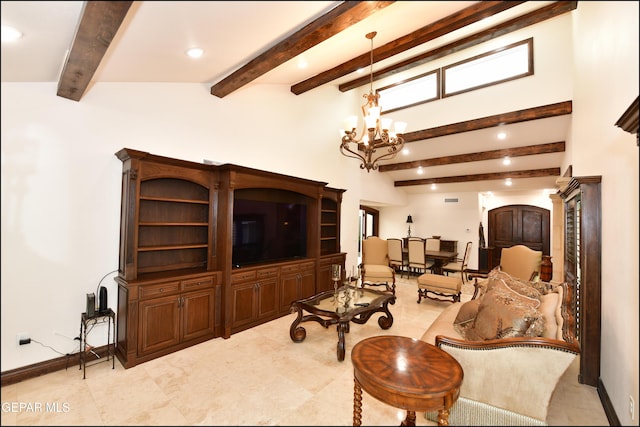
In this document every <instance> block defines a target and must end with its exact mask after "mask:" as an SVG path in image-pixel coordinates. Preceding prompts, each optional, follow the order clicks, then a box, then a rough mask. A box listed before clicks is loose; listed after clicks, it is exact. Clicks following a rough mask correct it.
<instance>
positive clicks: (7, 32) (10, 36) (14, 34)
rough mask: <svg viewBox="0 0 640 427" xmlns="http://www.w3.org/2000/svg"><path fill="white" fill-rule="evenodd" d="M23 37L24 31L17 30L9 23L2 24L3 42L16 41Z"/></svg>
mask: <svg viewBox="0 0 640 427" xmlns="http://www.w3.org/2000/svg"><path fill="white" fill-rule="evenodd" d="M20 37H22V33H21V32H20V31H18V30H16V29H15V28H13V27H10V26H8V25H3V26H2V41H3V42H14V41H16V40H18V39H19V38H20Z"/></svg>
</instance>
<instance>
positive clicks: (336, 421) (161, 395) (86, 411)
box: [1, 279, 609, 426]
mask: <svg viewBox="0 0 640 427" xmlns="http://www.w3.org/2000/svg"><path fill="white" fill-rule="evenodd" d="M416 289H417V288H416V283H415V279H413V280H408V279H398V289H397V296H398V300H397V302H396V304H395V305H392V306H390V307H391V312H392V314H393V316H394V324H393V326H392V327H391V328H390V329H388V330H386V331H385V330H382V329H380V327H379V326H378V323H377V318H378V317H379V316H378V315H374V316H372V318H371V319H369V322H368V323H367V324H365V325H356V324H353V325H352V327H351V330H350V332H349V333H348V334H347V335H346V357H345V360H344V361H343V362H338V361H337V359H336V343H337V333H336V330H335V327H330V328H328V329H325V328H323V327H322V326H321V325H319V324H318V323H316V322H307V323H303V326H304V327H305V328H306V330H307V337H306V339H305V340H304V341H303V342H302V343H294V342H292V341H291V339H290V338H289V326H290V325H291V323H292V322H293V320H294V318H295V316H294V315H293V314H290V315H287V316H285V317H282V318H280V319H277V320H274V321H272V322H269V323H266V324H263V325H260V326H258V327H255V328H252V329H249V330H246V331H243V332H240V333H237V334H234V335H232V336H231V338H229V339H227V340H225V339H222V338H217V339H213V340H210V341H207V342H205V343H202V344H199V345H196V346H193V347H190V348H188V349H185V350H182V351H179V352H176V353H173V354H170V355H168V356H165V357H162V358H159V359H155V360H152V361H150V362H147V363H143V364H141V365H138V366H135V367H133V368H130V369H126V370H125V369H124V368H123V367H122V366H121V365H120V364H119V363H118V362H117V361H116V368H115V370H112V369H111V363H100V364H97V365H95V366H91V367H88V368H87V378H86V379H85V380H83V379H82V372H81V371H79V370H78V368H77V367H72V368H69V369H68V370H63V371H58V372H54V373H51V374H48V375H44V376H42V377H38V378H33V379H30V380H26V381H23V382H20V383H17V384H12V385H9V386H5V387H2V419H1V423H2V425H3V426H9V425H69V426H71V425H230V426H237V425H306V426H309V425H324V426H326V425H351V424H352V421H353V373H352V365H351V353H350V351H351V349H352V348H353V346H354V345H355V343H357V342H358V341H359V340H361V339H363V338H365V337H369V336H372V335H402V336H408V337H413V338H420V336H422V333H423V332H424V331H425V329H426V328H427V327H428V326H429V324H430V323H431V322H432V321H433V320H434V319H435V317H436V316H437V315H438V313H439V312H440V311H441V310H442V309H443V308H444V307H445V306H446V305H447V304H448V303H444V302H435V301H431V300H426V301H423V302H422V303H421V304H417V303H416V301H417V291H416ZM469 298H470V289H469V287H468V286H465V292H464V294H463V301H464V300H468V299H469ZM577 368H578V366H577V364H576V365H574V366H572V367H571V368H570V369H569V370H568V371H567V373H566V374H565V376H564V377H563V379H562V380H561V382H560V383H559V384H558V387H557V388H556V392H555V393H554V396H553V397H552V399H551V403H550V410H549V417H548V420H547V421H548V423H549V424H550V425H575V426H587V425H594V426H595V425H609V424H608V421H607V418H606V416H605V414H604V411H603V409H602V405H601V403H600V400H599V398H598V395H597V391H596V389H595V388H593V387H590V386H585V385H581V384H579V383H578V381H577V372H578V371H577ZM12 404H14V405H13V406H12ZM19 404H23V405H26V406H25V407H24V408H22V410H19V409H16V408H15V405H19ZM404 416H405V413H404V412H403V411H400V410H397V409H395V408H392V407H390V406H387V405H385V404H383V403H381V402H378V401H377V400H375V399H374V398H372V397H370V396H368V395H367V394H366V392H364V393H363V414H362V424H363V425H399V424H400V421H401V420H402V419H403V418H404ZM416 422H417V424H418V425H434V423H432V422H430V421H427V420H426V419H425V418H424V416H423V414H418V415H417V421H416Z"/></svg>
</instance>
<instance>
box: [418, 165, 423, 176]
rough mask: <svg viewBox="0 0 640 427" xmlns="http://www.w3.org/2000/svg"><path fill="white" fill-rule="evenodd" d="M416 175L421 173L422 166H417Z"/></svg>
mask: <svg viewBox="0 0 640 427" xmlns="http://www.w3.org/2000/svg"><path fill="white" fill-rule="evenodd" d="M417 173H418V175H422V174H423V173H424V172H423V171H422V166H418V170H417Z"/></svg>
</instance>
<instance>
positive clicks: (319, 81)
mask: <svg viewBox="0 0 640 427" xmlns="http://www.w3.org/2000/svg"><path fill="white" fill-rule="evenodd" d="M521 3H524V1H480V2H477V3H474V4H472V5H471V6H469V7H466V8H464V9H462V10H460V11H458V12H456V13H452V14H451V15H449V16H446V17H444V18H442V19H439V20H438V21H436V22H434V23H432V24H429V25H426V26H424V27H422V28H420V29H419V30H416V31H414V32H412V33H410V34H407V35H406V36H403V37H400V38H399V39H396V40H394V41H392V42H389V43H387V44H385V45H383V46H380V47H378V48H376V49H374V50H373V62H374V63H375V62H378V61H382V60H383V59H387V58H390V57H392V56H394V55H397V54H399V53H402V52H404V51H406V50H408V49H411V48H414V47H416V46H420V45H421V44H424V43H426V42H428V41H431V40H434V39H436V38H438V37H441V36H443V35H445V34H448V33H450V32H452V31H455V30H458V29H460V28H463V27H465V26H466V25H470V24H473V23H474V22H478V21H481V20H482V19H485V18H488V17H490V16H493V15H495V14H497V13H500V12H502V11H505V10H507V9H510V8H512V7H515V6H518V5H519V4H521ZM370 64H371V52H367V53H364V54H362V55H360V56H357V57H355V58H353V59H351V60H349V61H347V62H344V63H342V64H340V65H338V66H336V67H333V68H331V69H329V70H326V71H323V72H322V73H320V74H317V75H315V76H313V77H311V78H309V79H307V80H304V81H302V82H300V83H297V84H295V85H293V86H291V92H293V93H294V94H296V95H300V94H301V93H304V92H307V91H309V90H311V89H314V88H316V87H319V86H322V85H323V84H326V83H329V82H330V81H332V80H335V79H337V78H340V77H342V76H346V75H347V74H350V73H352V72H354V71H357V70H358V69H360V68H363V67H367V66H369V65H370Z"/></svg>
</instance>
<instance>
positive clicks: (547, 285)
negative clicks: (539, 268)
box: [529, 280, 553, 295]
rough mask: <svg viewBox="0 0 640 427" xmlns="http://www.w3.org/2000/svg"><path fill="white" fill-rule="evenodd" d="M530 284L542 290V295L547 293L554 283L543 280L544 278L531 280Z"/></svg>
mask: <svg viewBox="0 0 640 427" xmlns="http://www.w3.org/2000/svg"><path fill="white" fill-rule="evenodd" d="M529 286H531V287H532V288H535V289H536V290H537V291H538V292H540V295H547V294H548V293H549V292H550V291H551V289H552V288H553V285H552V284H551V283H549V282H543V281H542V280H534V281H531V282H529Z"/></svg>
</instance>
